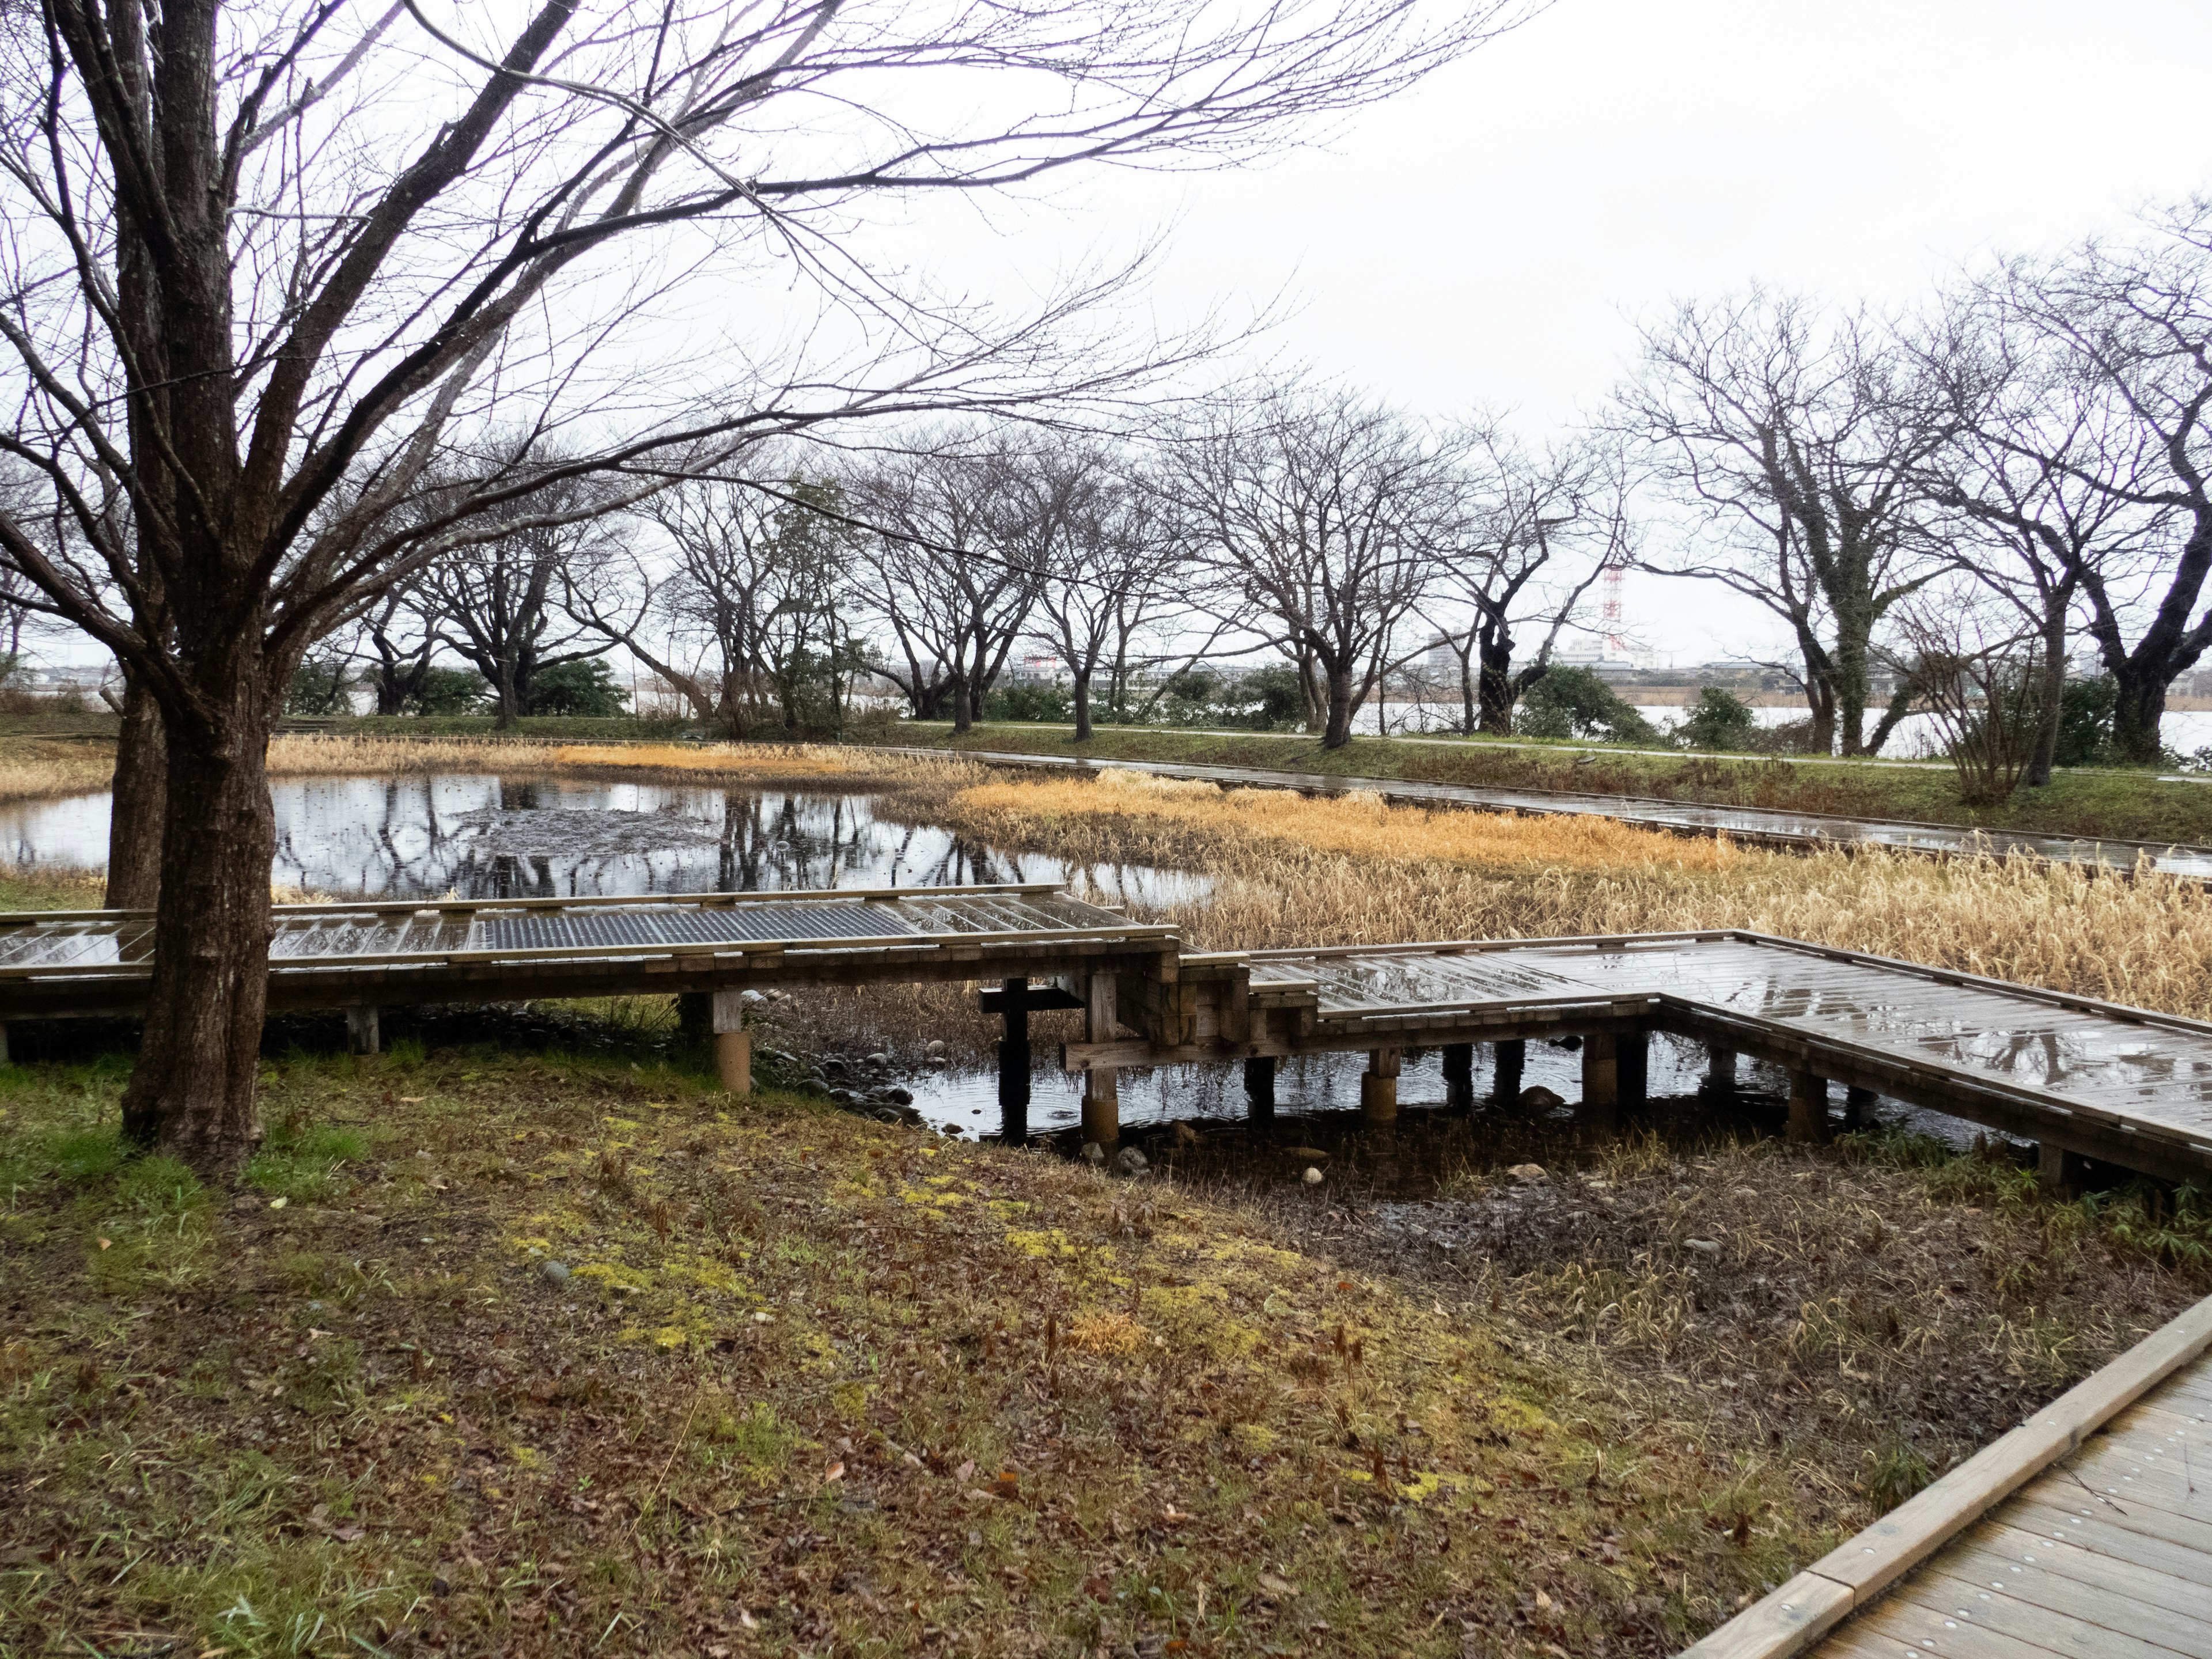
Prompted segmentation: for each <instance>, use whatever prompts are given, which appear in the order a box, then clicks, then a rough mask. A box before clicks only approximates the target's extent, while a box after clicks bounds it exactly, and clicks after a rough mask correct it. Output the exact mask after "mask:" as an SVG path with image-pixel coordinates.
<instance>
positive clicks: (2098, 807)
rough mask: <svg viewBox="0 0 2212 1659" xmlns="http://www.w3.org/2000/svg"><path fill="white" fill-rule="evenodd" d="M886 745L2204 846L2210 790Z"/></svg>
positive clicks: (1013, 738) (987, 733)
mask: <svg viewBox="0 0 2212 1659" xmlns="http://www.w3.org/2000/svg"><path fill="white" fill-rule="evenodd" d="M887 740H888V741H892V742H897V743H904V744H915V745H917V746H921V747H927V748H940V749H953V750H1012V751H1018V752H1020V753H1023V754H1033V755H1067V756H1078V755H1090V756H1097V757H1100V758H1105V759H1115V760H1164V761H1184V762H1194V763H1204V764H1211V765H1218V766H1256V767H1266V768H1271V769H1279V770H1284V771H1296V772H1315V773H1322V774H1326V775H1331V776H1340V777H1370V778H1385V779H1392V780H1406V781H1421V782H1431V783H1461V784H1471V785H1476V786H1481V787H1492V788H1501V789H1548V790H1554V791H1567V792H1573V793H1596V794H1623V795H1641V796H1649V797H1652V798H1655V799H1662V800H1682V801H1699V802H1705V803H1711V804H1713V805H1728V806H1759V807H1768V808H1771V809H1774V810H1777V811H1791V812H1826V813H1835V814H1838V815H1841V816H1844V817H1877V818H1898V819H1909V820H1915V821H1918V822H1923V823H1954V824H1965V825H1970V826H1978V827H1980V828H1982V829H2019V830H2024V831H2032V832H2033V833H2037V834H2043V835H2059V836H2088V837H2092V838H2094V837H2099V836H2103V837H2107V838H2110V839H2114V840H2122V841H2147V842H2159V843H2160V844H2169V845H2170V844H2176V843H2188V844H2203V843H2205V842H2212V784H2199V783H2161V782H2160V781H2158V775H2157V774H2155V773H2154V772H2148V771H2142V772H2130V771H2103V770H2087V769H2079V770H2064V771H2061V772H2060V773H2058V774H2057V776H2056V777H2055V778H2054V779H2053V780H2052V781H2051V784H2050V786H2049V787H2047V788H2042V789H2022V790H2020V791H2019V792H2017V793H2015V795H2014V796H2013V797H2012V799H2010V800H2008V801H2007V802H2006V803H2004V805H2002V806H1997V807H1991V808H1975V807H1970V806H1968V805H1966V804H1965V802H1963V801H1962V800H1961V799H1960V795H1959V787H1958V778H1957V775H1956V773H1954V771H1953V770H1952V769H1951V768H1949V767H1948V766H1944V765H1940V764H1934V765H1926V766H1909V767H1900V766H1885V765H1869V764H1863V763H1854V762H1850V761H1841V760H1832V761H1820V760H1805V759H1798V758H1791V759H1763V758H1753V757H1745V758H1743V759H1741V760H1738V759H1731V758H1726V757H1715V756H1709V755H1681V756H1669V755H1647V754H1637V753H1633V752H1632V751H1629V750H1622V749H1608V748H1606V747H1604V746H1602V745H1593V744H1559V745H1557V746H1547V745H1542V744H1524V743H1518V742H1516V743H1510V744H1508V743H1502V742H1498V741H1495V740H1492V739H1486V738H1466V739H1455V740H1452V741H1449V742H1434V741H1431V742H1420V743H1413V742H1406V741H1401V740H1399V739H1395V738H1353V739H1352V741H1351V742H1350V743H1348V744H1345V745H1344V747H1342V748H1341V749H1336V750H1324V749H1323V748H1322V746H1321V744H1320V742H1319V740H1318V739H1316V738H1311V737H1304V736H1293V735H1278V734H1273V733H1266V732H1252V733H1234V734H1219V733H1204V732H1179V731H1174V730H1166V729H1161V728H1158V727H1132V726H1115V727H1101V728H1100V729H1099V731H1098V732H1097V736H1096V737H1095V738H1092V739H1091V742H1090V743H1088V744H1077V743H1076V742H1075V741H1074V734H1073V732H1072V731H1071V730H1066V729H1063V728H1060V727H1057V726H1036V725H1029V724H1024V723H1017V722H1008V723H1004V724H1000V725H992V726H976V727H975V729H974V730H973V731H972V732H969V734H968V735H967V736H966V737H964V738H959V739H957V740H955V739H954V738H953V737H952V734H951V727H950V726H942V725H935V724H925V723H915V724H902V725H900V726H898V727H897V728H896V734H895V735H894V736H892V737H891V738H889V739H887Z"/></svg>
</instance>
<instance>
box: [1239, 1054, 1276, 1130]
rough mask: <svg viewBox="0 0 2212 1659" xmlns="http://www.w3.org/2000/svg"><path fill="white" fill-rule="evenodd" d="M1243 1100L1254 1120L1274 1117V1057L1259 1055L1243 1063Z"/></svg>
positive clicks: (1271, 1055)
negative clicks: (1249, 1107) (1247, 1104)
mask: <svg viewBox="0 0 2212 1659" xmlns="http://www.w3.org/2000/svg"><path fill="white" fill-rule="evenodd" d="M1244 1098H1245V1099H1246V1101H1248V1102H1249V1103H1250V1105H1251V1108H1252V1115H1253V1117H1254V1118H1255V1119H1265V1118H1271V1117H1273V1116H1274V1115H1275V1057H1274V1056H1273V1054H1261V1055H1260V1056H1259V1057H1258V1058H1257V1059H1254V1060H1246V1061H1245V1062H1244Z"/></svg>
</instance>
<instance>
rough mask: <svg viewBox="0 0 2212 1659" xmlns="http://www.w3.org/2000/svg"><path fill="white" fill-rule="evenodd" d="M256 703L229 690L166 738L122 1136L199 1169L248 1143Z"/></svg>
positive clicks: (264, 729)
mask: <svg viewBox="0 0 2212 1659" xmlns="http://www.w3.org/2000/svg"><path fill="white" fill-rule="evenodd" d="M269 702H270V699H267V698H264V696H261V694H260V692H259V690H258V688H253V689H246V688H239V689H237V690H234V691H233V692H232V696H231V700H230V702H229V704H228V707H225V708H219V709H218V710H217V711H216V715H215V717H214V718H213V719H212V720H208V721H205V722H204V723H197V724H196V726H195V727H194V728H193V729H191V730H188V731H179V730H178V729H177V728H176V726H175V725H174V723H172V724H171V726H170V727H169V729H168V730H167V732H166V734H165V735H166V737H167V746H168V778H167V789H168V817H167V825H166V829H165V831H164V834H163V836H162V842H161V908H160V910H159V912H158V914H157V915H155V921H154V976H153V985H152V987H151V990H150V992H149V998H148V1005H147V1010H146V1030H145V1036H144V1037H143V1040H142V1041H141V1042H140V1044H139V1048H138V1062H137V1066H136V1067H135V1068H134V1069H133V1071H132V1072H131V1085H130V1087H129V1088H128V1089H127V1090H126V1091H125V1092H124V1096H123V1128H124V1133H125V1134H126V1135H127V1136H129V1137H130V1138H131V1139H133V1140H135V1141H137V1142H138V1143H139V1144H140V1145H142V1146H143V1145H152V1144H154V1143H155V1142H156V1141H158V1142H159V1143H160V1144H161V1146H165V1147H167V1148H169V1149H170V1150H172V1151H174V1152H178V1153H179V1154H180V1155H181V1156H183V1157H184V1158H185V1159H186V1160H188V1161H189V1162H191V1163H192V1164H197V1165H199V1166H201V1167H202V1168H205V1169H211V1170H222V1169H228V1168H231V1167H234V1166H235V1165H236V1164H240V1163H241V1162H243V1161H244V1160H245V1159H246V1158H247V1157H248V1156H249V1155H251V1154H252V1151H253V1149H254V1147H255V1146H258V1145H259V1144H260V1140H261V1113H260V1108H259V1104H258V1102H257V1101H256V1099H255V1097H254V1086H255V1083H256V1079H257V1073H258V1071H259V1068H260V1060H261V1025H262V1017H263V1015H264V1013H265V1012H267V1007H268V1001H269V937H270V908H269V867H270V861H271V860H273V859H274V857H275V856H276V812H275V811H274V809H273V808H272V807H271V806H270V801H269V785H268V762H269V756H268V750H269V727H270V709H269V707H268V706H267V705H268V703H269Z"/></svg>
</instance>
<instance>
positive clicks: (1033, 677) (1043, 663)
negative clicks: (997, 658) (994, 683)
mask: <svg viewBox="0 0 2212 1659" xmlns="http://www.w3.org/2000/svg"><path fill="white" fill-rule="evenodd" d="M1066 678H1068V674H1067V665H1066V664H1065V663H1063V662H1062V661H1060V659H1059V658H1058V657H1055V656H1054V655H1052V654H1051V653H1049V652H1036V653H1031V654H1030V655H1028V656H1025V657H1009V658H1007V659H1006V668H1005V670H1004V671H1002V672H1001V673H1000V676H999V684H1001V685H1058V684H1061V683H1062V682H1063V681H1065V680H1066Z"/></svg>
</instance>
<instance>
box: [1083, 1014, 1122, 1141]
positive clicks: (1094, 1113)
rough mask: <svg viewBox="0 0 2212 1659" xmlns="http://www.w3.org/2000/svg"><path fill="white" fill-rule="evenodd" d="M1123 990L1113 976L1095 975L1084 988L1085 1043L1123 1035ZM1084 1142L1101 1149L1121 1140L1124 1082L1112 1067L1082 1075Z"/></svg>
mask: <svg viewBox="0 0 2212 1659" xmlns="http://www.w3.org/2000/svg"><path fill="white" fill-rule="evenodd" d="M1120 987H1121V981H1119V980H1118V979H1117V978H1115V975H1112V974H1093V975H1091V977H1090V979H1089V981H1087V982H1086V984H1085V987H1084V994H1083V1036H1084V1040H1085V1042H1112V1041H1113V1040H1114V1039H1115V1037H1117V1036H1120V1035H1121V1007H1120ZM1083 1138H1084V1139H1085V1140H1087V1141H1088V1140H1095V1141H1097V1143H1098V1144H1099V1145H1100V1146H1113V1145H1114V1144H1115V1142H1116V1141H1118V1140H1120V1139H1121V1074H1120V1073H1118V1072H1117V1071H1115V1068H1114V1067H1113V1066H1092V1067H1091V1069H1090V1070H1088V1071H1086V1072H1085V1073H1084V1074H1083Z"/></svg>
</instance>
